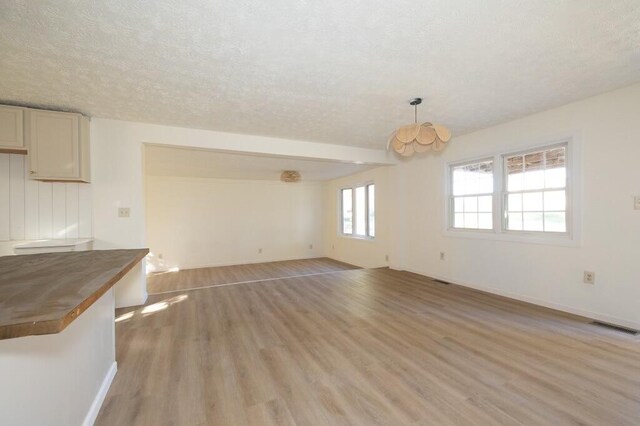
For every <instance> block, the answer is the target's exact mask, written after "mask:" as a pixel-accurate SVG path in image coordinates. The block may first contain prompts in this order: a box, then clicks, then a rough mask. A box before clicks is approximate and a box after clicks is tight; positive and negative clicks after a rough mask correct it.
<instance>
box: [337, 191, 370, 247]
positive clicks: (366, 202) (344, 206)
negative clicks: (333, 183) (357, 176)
mask: <svg viewBox="0 0 640 426" xmlns="http://www.w3.org/2000/svg"><path fill="white" fill-rule="evenodd" d="M340 223H341V229H340V231H341V234H342V235H345V236H349V237H356V238H374V237H375V235H376V233H375V185H374V184H373V183H369V184H365V185H358V186H354V187H351V188H342V189H341V190H340Z"/></svg>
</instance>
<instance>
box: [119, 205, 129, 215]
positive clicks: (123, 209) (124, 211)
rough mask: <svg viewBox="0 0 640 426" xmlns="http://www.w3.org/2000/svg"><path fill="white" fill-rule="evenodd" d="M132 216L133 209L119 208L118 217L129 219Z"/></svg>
mask: <svg viewBox="0 0 640 426" xmlns="http://www.w3.org/2000/svg"><path fill="white" fill-rule="evenodd" d="M130 214H131V209H130V208H129V207H119V208H118V217H129V215H130Z"/></svg>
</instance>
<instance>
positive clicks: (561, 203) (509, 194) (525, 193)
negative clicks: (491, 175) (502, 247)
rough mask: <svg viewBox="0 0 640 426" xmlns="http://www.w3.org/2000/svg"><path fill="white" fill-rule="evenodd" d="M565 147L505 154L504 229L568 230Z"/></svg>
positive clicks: (562, 231)
mask: <svg viewBox="0 0 640 426" xmlns="http://www.w3.org/2000/svg"><path fill="white" fill-rule="evenodd" d="M566 158H567V147H566V145H564V144H563V145H560V146H555V147H550V148H546V149H542V150H540V149H538V150H531V151H527V152H523V153H518V154H515V155H513V154H510V155H504V156H503V161H504V170H505V181H506V182H505V185H504V186H505V189H504V206H505V208H504V220H505V222H504V228H505V229H506V230H507V231H527V232H554V233H566V232H567V228H568V227H567V162H566Z"/></svg>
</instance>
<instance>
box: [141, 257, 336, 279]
mask: <svg viewBox="0 0 640 426" xmlns="http://www.w3.org/2000/svg"><path fill="white" fill-rule="evenodd" d="M323 257H327V256H323V255H321V254H316V255H309V256H295V257H274V258H265V259H259V260H234V261H229V262H221V263H207V264H187V265H183V266H180V267H179V268H180V269H181V270H183V269H200V268H216V267H218V266H235V265H251V264H255V263H269V262H285V261H288V260H304V259H321V258H323ZM169 269H171V268H167V269H166V270H163V271H158V272H160V273H162V272H166V271H168V270H169ZM150 275H151V274H150Z"/></svg>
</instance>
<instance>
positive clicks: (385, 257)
mask: <svg viewBox="0 0 640 426" xmlns="http://www.w3.org/2000/svg"><path fill="white" fill-rule="evenodd" d="M384 260H386V261H387V262H388V261H389V255H388V254H385V255H384Z"/></svg>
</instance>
